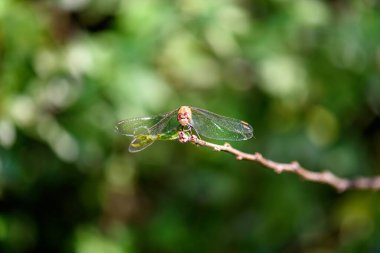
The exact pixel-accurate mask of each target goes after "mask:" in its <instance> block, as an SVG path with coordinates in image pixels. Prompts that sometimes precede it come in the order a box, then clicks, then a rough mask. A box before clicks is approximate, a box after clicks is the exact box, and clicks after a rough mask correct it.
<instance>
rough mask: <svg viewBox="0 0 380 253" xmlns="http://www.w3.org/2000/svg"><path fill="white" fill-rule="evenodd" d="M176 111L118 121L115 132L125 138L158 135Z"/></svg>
mask: <svg viewBox="0 0 380 253" xmlns="http://www.w3.org/2000/svg"><path fill="white" fill-rule="evenodd" d="M175 112H176V110H174V111H172V112H168V113H165V114H162V115H158V116H153V117H139V118H132V119H126V120H122V121H119V122H118V123H117V124H116V126H115V130H116V132H117V133H119V134H122V135H126V136H136V135H138V134H153V135H155V134H159V133H161V132H159V131H164V130H165V129H166V128H167V127H168V126H167V124H168V123H170V119H171V118H176V117H173V116H174V115H175Z"/></svg>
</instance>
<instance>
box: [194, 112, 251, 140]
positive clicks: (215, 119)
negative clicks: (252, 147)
mask: <svg viewBox="0 0 380 253" xmlns="http://www.w3.org/2000/svg"><path fill="white" fill-rule="evenodd" d="M191 109H192V126H193V127H194V128H195V130H196V131H197V132H198V133H199V134H201V135H203V136H205V137H207V138H210V139H216V140H226V141H238V140H247V139H250V138H252V136H253V128H252V126H251V125H249V124H248V123H246V122H244V121H241V120H238V119H233V118H229V117H224V116H221V115H218V114H216V113H212V112H209V111H206V110H204V109H200V108H195V107H191Z"/></svg>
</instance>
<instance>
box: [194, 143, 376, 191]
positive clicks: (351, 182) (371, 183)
mask: <svg viewBox="0 0 380 253" xmlns="http://www.w3.org/2000/svg"><path fill="white" fill-rule="evenodd" d="M190 142H192V143H194V144H196V145H198V146H202V147H208V148H212V149H213V150H215V151H223V152H226V153H230V154H232V155H234V156H236V159H238V160H249V161H255V162H258V163H260V164H261V165H263V166H264V167H266V168H268V169H272V170H274V171H275V172H277V173H281V172H289V173H295V174H297V175H298V176H300V177H302V178H304V179H305V180H307V181H312V182H318V183H322V184H327V185H330V186H332V187H334V188H335V189H337V190H338V191H339V192H344V191H346V190H348V189H362V190H364V189H371V190H379V189H380V176H376V177H359V178H355V179H347V178H342V177H338V176H336V175H334V174H333V173H332V172H330V171H322V172H314V171H310V170H307V169H305V168H303V167H302V166H301V165H300V164H299V163H298V162H291V163H277V162H274V161H271V160H269V159H267V158H265V157H263V156H262V154H260V153H257V152H256V153H255V154H248V153H244V152H241V151H240V150H237V149H235V148H233V147H232V146H231V145H230V144H229V143H225V144H224V145H217V144H214V143H210V142H207V141H204V140H201V139H198V138H192V139H191V140H190Z"/></svg>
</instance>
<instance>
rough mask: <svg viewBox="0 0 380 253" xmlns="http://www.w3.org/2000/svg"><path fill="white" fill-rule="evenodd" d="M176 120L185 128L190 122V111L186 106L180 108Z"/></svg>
mask: <svg viewBox="0 0 380 253" xmlns="http://www.w3.org/2000/svg"><path fill="white" fill-rule="evenodd" d="M177 120H178V122H179V124H181V126H187V125H189V124H190V122H191V109H190V107H188V106H181V107H180V108H179V109H178V114H177Z"/></svg>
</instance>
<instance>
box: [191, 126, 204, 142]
mask: <svg viewBox="0 0 380 253" xmlns="http://www.w3.org/2000/svg"><path fill="white" fill-rule="evenodd" d="M188 127H189V129H190V131H192V130H194V132H195V134H196V135H197V137H198V139H199V140H201V137H200V136H199V133H198V131H197V130H196V129H195V128H194V127H193V126H192V125H190V124H189V125H188Z"/></svg>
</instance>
